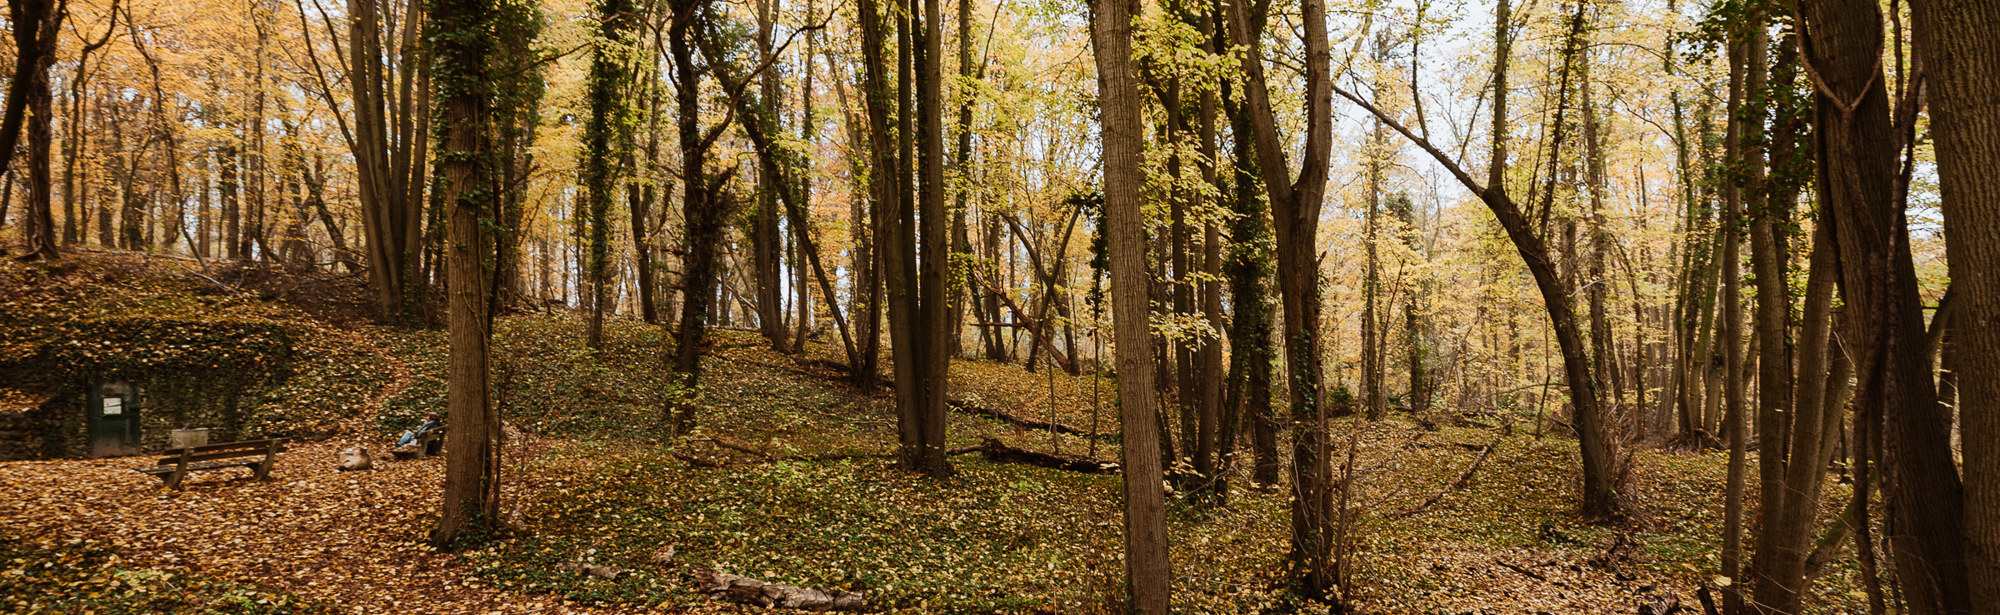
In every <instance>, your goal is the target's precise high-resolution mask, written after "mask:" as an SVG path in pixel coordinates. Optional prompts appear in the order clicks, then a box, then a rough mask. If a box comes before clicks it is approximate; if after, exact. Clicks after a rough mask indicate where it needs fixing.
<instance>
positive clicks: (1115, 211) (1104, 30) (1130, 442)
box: [1090, 0, 1172, 615]
mask: <svg viewBox="0 0 2000 615" xmlns="http://www.w3.org/2000/svg"><path fill="white" fill-rule="evenodd" d="M1092 4H1093V6H1092V9H1093V10H1092V11H1091V29H1090V34H1091V37H1090V38H1091V43H1092V49H1093V50H1094V51H1095V53H1096V59H1097V87H1098V105H1099V108H1100V111H1101V113H1102V120H1101V121H1100V123H1099V126H1100V129H1101V130H1102V133H1100V134H1101V136H1100V139H1101V143H1102V147H1103V148H1104V158H1103V160H1104V163H1103V164H1104V215H1105V219H1106V241H1107V242H1108V248H1109V250H1110V256H1111V267H1110V268H1111V292H1112V318H1113V328H1114V330H1115V332H1116V335H1117V337H1116V343H1117V346H1116V348H1117V351H1116V354H1117V362H1118V402H1119V403H1118V406H1119V415H1120V417H1121V419H1120V426H1121V431H1120V433H1123V434H1124V437H1125V441H1124V442H1123V444H1122V446H1120V447H1119V448H1120V450H1122V451H1123V457H1124V464H1123V466H1124V470H1125V476H1124V481H1123V482H1124V485H1125V591H1126V593H1127V596H1128V598H1127V600H1128V602H1127V603H1126V610H1127V612H1130V613H1141V614H1144V615H1166V613H1167V605H1168V595H1167V592H1168V581H1169V579H1170V575H1171V574H1172V570H1171V569H1170V568H1169V567H1168V562H1167V535H1166V494H1165V491H1164V490H1163V489H1162V486H1161V484H1160V479H1161V467H1160V457H1159V450H1160V449H1159V443H1158V442H1157V441H1156V440H1155V438H1157V437H1158V436H1157V435H1156V434H1157V432H1158V429H1159V425H1158V424H1157V421H1158V415H1157V414H1156V413H1155V411H1154V399H1153V382H1152V375H1153V372H1152V368H1153V366H1152V363H1153V357H1152V356H1151V355H1152V352H1151V349H1152V347H1153V344H1152V339H1151V338H1152V333H1151V331H1150V330H1149V329H1150V324H1149V323H1150V321H1149V318H1150V317H1149V315H1148V314H1147V312H1148V311H1149V307H1148V305H1147V303H1148V300H1147V294H1148V293H1147V288H1146V287H1147V280H1146V234H1145V221H1144V218H1143V214H1142V213H1141V211H1140V206H1141V201H1142V199H1143V196H1142V195H1143V190H1144V185H1145V174H1144V171H1142V170H1141V168H1140V156H1141V152H1142V150H1143V140H1144V138H1145V137H1144V132H1143V131H1144V128H1143V127H1142V121H1141V117H1140V111H1141V110H1140V100H1139V83H1138V76H1137V71H1136V70H1135V69H1134V67H1133V58H1132V23H1133V21H1135V20H1136V19H1138V18H1139V11H1140V4H1139V3H1138V2H1136V1H1134V0H1096V1H1095V2H1093V3H1092Z"/></svg>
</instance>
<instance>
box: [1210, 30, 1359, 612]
mask: <svg viewBox="0 0 2000 615" xmlns="http://www.w3.org/2000/svg"><path fill="white" fill-rule="evenodd" d="M1246 2H1248V0H1235V1H1234V2H1231V3H1230V10H1229V13H1230V17H1229V20H1230V27H1229V30H1230V38H1231V40H1232V42H1234V43H1235V44H1236V46H1238V47H1241V48H1244V49H1246V52H1245V53H1246V54H1247V56H1246V57H1245V58H1244V61H1243V66H1244V94H1245V96H1244V104H1245V106H1246V109H1245V111H1246V114H1247V115H1249V119H1250V122H1249V123H1250V127H1251V132H1252V134H1253V135H1255V137H1256V138H1255V141H1256V148H1255V149H1256V153H1257V168H1258V170H1259V171H1261V172H1262V175H1263V178H1262V179H1263V184H1264V194H1265V196H1267V197H1268V198H1269V199H1270V204H1271V218H1272V220H1273V221H1274V222H1275V226H1276V229H1277V255H1278V269H1277V271H1278V294H1279V296H1280V297H1281V300H1282V302H1283V305H1284V313H1285V322H1284V331H1285V358H1286V360H1285V366H1286V368H1287V370H1288V371H1289V378H1288V379H1287V380H1288V381H1289V382H1290V383H1291V387H1290V388H1291V412H1292V425H1293V432H1294V433H1293V439H1292V463H1293V467H1294V471H1293V473H1292V474H1293V476H1292V545H1291V560H1292V566H1293V569H1294V571H1295V573H1296V574H1297V575H1298V579H1297V580H1298V581H1299V587H1300V589H1301V592H1302V593H1303V594H1304V595H1305V596H1307V597H1309V598H1314V599H1319V598H1325V597H1328V596H1332V595H1334V593H1333V592H1334V591H1335V585H1336V584H1337V582H1338V579H1339V578H1340V573H1339V571H1338V570H1336V569H1335V565H1334V560H1333V538H1334V537H1333V524H1334V520H1335V515H1334V514H1333V511H1332V510H1331V508H1332V505H1333V466H1332V464H1331V463H1330V457H1331V455H1332V450H1331V445H1330V444H1329V442H1328V437H1327V427H1328V422H1327V420H1328V411H1329V409H1328V408H1326V407H1325V406H1326V395H1325V392H1324V390H1323V389H1324V385H1323V382H1324V379H1325V376H1326V374H1325V373H1324V372H1325V370H1324V368H1323V367H1322V355H1323V354H1324V353H1323V352H1321V349H1320V345H1321V344H1320V339H1319V313H1320V290H1319V258H1318V245H1319V242H1318V237H1319V214H1320V206H1321V204H1322V203H1321V198H1322V197H1323V196H1324V194H1325V191H1326V180H1327V164H1328V161H1329V154H1330V153H1331V151H1332V147H1333V143H1332V133H1333V104H1332V103H1333V101H1332V100H1331V94H1329V92H1328V90H1329V88H1330V87H1331V86H1332V82H1331V78H1330V77H1329V75H1328V71H1329V70H1330V69H1329V66H1330V64H1331V62H1332V52H1331V51H1330V49H1329V48H1328V43H1327V33H1326V3H1325V2H1323V1H1322V0H1303V2H1302V3H1301V6H1300V8H1301V9H1302V19H1303V21H1304V22H1305V28H1304V35H1305V40H1304V47H1305V82H1306V93H1305V96H1306V98H1305V121H1306V138H1305V149H1304V150H1303V153H1302V160H1301V161H1300V163H1299V164H1300V167H1299V174H1298V178H1297V179H1296V180H1293V179H1292V178H1291V177H1289V174H1290V168H1291V167H1290V163H1289V162H1287V161H1286V156H1285V152H1287V151H1289V150H1288V148H1287V147H1286V145H1285V141H1284V140H1283V139H1282V138H1280V137H1279V135H1278V119H1277V115H1276V113H1275V111H1274V110H1273V107H1272V104H1271V93H1270V88H1269V87H1268V86H1267V85H1266V81H1265V77H1264V59H1263V48H1264V47H1263V40H1262V39H1263V28H1260V27H1253V23H1257V24H1261V23H1263V22H1264V21H1266V19H1265V17H1264V13H1265V12H1266V11H1268V10H1269V4H1268V3H1259V4H1258V5H1257V10H1256V11H1255V12H1256V13H1258V14H1257V15H1256V16H1254V17H1253V16H1252V12H1253V11H1252V10H1251V7H1249V6H1245V4H1246ZM1239 138H1240V137H1239Z"/></svg>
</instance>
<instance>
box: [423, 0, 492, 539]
mask: <svg viewBox="0 0 2000 615" xmlns="http://www.w3.org/2000/svg"><path fill="white" fill-rule="evenodd" d="M428 4H429V9H430V11H429V12H430V13H431V14H432V15H434V16H436V20H435V21H434V22H433V25H432V27H433V28H434V29H435V31H436V32H437V33H439V34H440V36H437V37H435V38H434V40H437V41H439V43H438V44H437V46H436V47H435V48H434V52H435V55H434V56H433V58H432V61H433V62H436V70H437V73H436V74H437V77H438V81H439V83H438V87H439V91H440V92H443V93H444V96H443V101H442V102H443V107H444V117H443V118H441V128H440V133H441V136H442V137H443V138H442V139H441V140H440V143H439V146H440V149H441V150H442V151H441V152H440V155H439V156H438V168H437V175H438V177H439V179H440V181H439V184H438V186H439V189H440V190H439V192H440V194H439V198H441V199H443V200H444V202H446V203H448V204H449V205H450V207H451V217H450V223H449V224H450V234H451V243H450V246H449V248H448V256H447V257H448V258H449V260H450V266H449V274H448V275H450V276H451V277H450V285H449V288H450V293H449V298H448V299H447V304H448V305H447V310H448V311H447V326H448V327H449V329H450V332H451V335H450V342H451V361H450V365H449V367H448V368H447V382H446V394H445V399H446V409H447V411H448V412H449V413H450V419H451V422H452V428H451V430H450V432H449V433H447V434H446V435H445V438H446V448H447V449H448V450H449V451H450V455H449V456H448V457H447V458H446V460H445V483H444V498H443V502H444V510H443V512H442V513H441V516H440V518H439V520H438V525H437V528H436V529H434V530H432V532H431V536H430V538H431V544H432V545H433V546H435V547H436V548H438V549H451V548H454V547H456V546H457V542H458V540H459V538H460V537H461V536H476V535H479V534H481V533H482V532H483V531H484V530H486V529H487V528H488V527H490V524H492V523H494V522H496V521H497V520H498V518H499V512H500V511H499V497H498V495H499V484H498V480H499V477H498V476H497V475H496V474H495V472H494V464H495V462H496V455H497V453H496V451H495V450H494V448H495V440H497V437H496V436H497V435H498V433H499V427H500V426H499V417H498V416H496V415H495V411H494V407H493V403H492V400H491V399H490V398H489V390H490V387H489V384H488V377H489V375H490V374H489V368H488V363H487V343H488V342H489V340H490V339H491V337H492V333H493V332H492V320H491V317H490V314H491V311H490V307H489V305H490V304H489V302H490V301H491V295H490V294H489V293H488V292H487V285H488V276H489V275H490V273H491V272H490V271H489V269H488V262H489V260H490V259H491V257H492V254H491V252H492V248H493V244H492V240H491V237H490V236H489V235H488V233H487V232H486V229H485V225H486V224H489V223H490V222H491V217H492V216H493V215H495V213H496V211H495V210H496V207H495V206H494V204H495V203H494V202H495V200H496V198H497V197H498V194H497V193H496V192H495V190H494V188H495V186H494V185H493V182H492V175H491V174H492V171H493V169H492V155H493V151H492V150H493V148H492V143H491V141H490V140H489V138H488V131H487V128H488V126H487V123H488V120H489V115H490V113H491V109H490V103H489V102H488V97H487V96H486V92H487V88H488V86H487V85H486V73H487V70H486V69H487V55H488V53H489V52H490V46H491V42H490V39H487V38H484V37H479V36H471V35H469V34H470V33H473V32H483V31H485V30H486V28H487V27H488V26H489V24H490V22H491V21H492V20H493V17H494V13H495V10H494V7H493V3H492V0H429V2H428Z"/></svg>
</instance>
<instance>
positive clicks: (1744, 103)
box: [1721, 17, 1782, 615]
mask: <svg viewBox="0 0 2000 615" xmlns="http://www.w3.org/2000/svg"><path fill="white" fill-rule="evenodd" d="M1745 21H1747V22H1748V23H1745V24H1741V25H1740V26H1739V27H1740V28H1741V29H1742V31H1740V32H1734V33H1731V35H1730V37H1729V38H1730V41H1729V43H1730V44H1729V65H1730V84H1729V86H1730V87H1729V118H1730V121H1729V127H1728V133H1729V135H1728V143H1727V147H1728V152H1729V153H1728V161H1727V162H1726V163H1725V165H1726V167H1725V168H1727V169H1729V170H1728V171H1726V173H1727V176H1726V177H1724V182H1725V184H1724V186H1723V197H1722V202H1723V212H1722V298H1721V301H1722V340H1723V342H1724V343H1723V349H1722V356H1723V374H1724V375H1723V389H1724V391H1723V394H1722V397H1723V405H1724V410H1723V416H1724V419H1723V421H1724V422H1725V424H1726V427H1725V428H1724V432H1725V433H1727V434H1728V436H1729V473H1728V479H1727V480H1728V493H1727V494H1726V495H1725V497H1724V500H1725V501H1724V504H1723V513H1722V514H1723V517H1722V523H1723V528H1722V574H1723V576H1727V577H1730V578H1732V579H1741V578H1743V507H1744V503H1743V500H1744V490H1745V484H1744V483H1745V480H1746V477H1745V476H1744V474H1745V473H1746V464H1747V462H1748V455H1749V451H1748V449H1749V442H1750V434H1749V431H1750V424H1749V422H1748V421H1747V420H1746V418H1747V417H1745V416H1744V388H1745V387H1744V382H1743V381H1744V377H1743V376H1744V371H1743V365H1744V356H1743V346H1742V344H1740V343H1738V341H1737V340H1741V339H1743V338H1744V332H1743V298H1742V289H1743V283H1742V280H1743V276H1742V273H1741V267H1742V262H1743V259H1742V254H1741V250H1742V243H1743V239H1742V237H1743V233H1742V231H1741V230H1740V229H1741V228H1742V218H1743V212H1744V210H1745V208H1746V206H1747V207H1748V208H1749V209H1752V210H1758V211H1761V210H1762V208H1761V203H1760V202H1759V201H1761V199H1759V198H1758V196H1757V195H1760V194H1762V191H1763V188H1764V187H1763V181H1762V180H1763V177H1764V152H1763V148H1762V146H1761V143H1762V140H1763V125H1764V124H1763V114H1762V113H1759V112H1753V111H1752V109H1758V110H1761V109H1762V108H1763V103H1761V102H1759V100H1760V99H1762V98H1763V97H1764V96H1765V94H1764V91H1763V90H1764V70H1765V64H1766V60H1765V57H1764V53H1765V51H1764V50H1765V48H1767V47H1769V46H1770V42H1769V41H1768V40H1766V39H1765V36H1764V25H1763V21H1764V20H1763V19H1762V18H1761V17H1759V18H1754V19H1746V20H1745ZM1746 202H1747V203H1746ZM1776 435H1777V434H1776V433H1775V432H1772V433H1769V434H1766V436H1767V437H1775V436H1776ZM1766 441H1768V440H1766ZM1772 449H1773V450H1772V452H1771V454H1773V455H1775V454H1777V451H1778V450H1782V449H1781V448H1780V447H1779V446H1773V447H1772ZM1750 586H1751V584H1749V583H1734V584H1731V585H1730V586H1729V588H1728V590H1727V591H1725V592H1724V593H1723V595H1722V604H1723V609H1724V611H1725V612H1726V613H1727V614H1729V615H1734V614H1737V613H1742V612H1744V600H1743V592H1744V591H1745V590H1746V589H1748V588H1750Z"/></svg>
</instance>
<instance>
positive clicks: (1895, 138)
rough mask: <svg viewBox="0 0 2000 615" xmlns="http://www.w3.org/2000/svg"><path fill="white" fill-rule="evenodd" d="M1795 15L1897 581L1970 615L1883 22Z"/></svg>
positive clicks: (1917, 598)
mask: <svg viewBox="0 0 2000 615" xmlns="http://www.w3.org/2000/svg"><path fill="white" fill-rule="evenodd" d="M1798 8H1799V16H1800V18H1801V23H1800V32H1801V34H1800V37H1799V41H1800V48H1801V49H1803V50H1804V52H1805V53H1804V56H1805V63H1806V66H1807V67H1809V68H1811V69H1812V70H1811V71H1810V72H1811V74H1813V75H1815V76H1816V78H1815V82H1816V83H1815V85H1816V86H1817V87H1816V103H1817V105H1816V106H1817V109H1816V111H1815V118H1814V119H1815V125H1816V129H1815V130H1814V131H1813V132H1814V135H1815V137H1816V138H1817V139H1818V144H1817V147H1818V152H1819V161H1818V162H1819V178H1820V190H1818V193H1819V194H1820V195H1821V199H1823V200H1822V202H1823V203H1825V204H1826V205H1825V207H1826V213H1827V214H1828V215H1826V216H1825V217H1826V218H1827V219H1828V221H1829V222H1830V223H1831V224H1833V225H1834V237H1835V242H1836V245H1838V246H1839V258H1840V265H1839V269H1840V281H1841V284H1840V296H1841V300H1842V304H1843V313H1842V316H1841V319H1842V325H1843V326H1842V333H1843V337H1844V338H1845V339H1847V340H1851V341H1852V343H1854V349H1853V356H1854V357H1855V370H1854V372H1855V375H1856V377H1858V378H1859V387H1858V390H1857V391H1856V395H1855V400H1854V403H1855V405H1856V407H1857V410H1858V411H1862V412H1871V413H1873V412H1876V411H1878V410H1879V411H1880V414H1879V416H1881V417H1882V418H1883V420H1884V421H1883V424H1884V425H1885V429H1884V430H1883V433H1882V436H1883V441H1882V444H1883V451H1884V458H1883V465H1884V468H1883V469H1884V470H1885V471H1886V473H1887V474H1888V476H1887V477H1886V478H1885V480H1884V487H1885V496H1886V497H1887V500H1888V508H1889V510H1888V514H1889V521H1890V523H1891V527H1894V528H1896V531H1895V532H1893V533H1892V534H1891V538H1890V546H1891V551H1892V553H1893V554H1894V556H1895V561H1896V569H1897V577H1898V578H1899V579H1900V580H1901V581H1902V588H1903V595H1904V597H1905V599H1906V600H1907V602H1908V604H1909V608H1910V610H1911V612H1913V613H1962V612H1968V611H1970V610H1971V608H1972V605H1971V597H1970V588H1969V585H1968V580H1967V574H1966V564H1965V544H1964V542H1963V541H1964V538H1965V534H1964V532H1963V530H1962V528H1963V524H1964V519H1963V517H1962V514H1961V513H1962V511H1963V501H1962V500H1961V497H1962V492H1963V486H1962V485H1961V483H1960V482H1959V477H1958V468H1957V467H1956V464H1955V463H1954V462H1953V460H1952V452H1951V433H1950V430H1949V420H1950V417H1949V415H1947V414H1945V413H1944V411H1943V409H1942V408H1939V407H1938V406H1937V404H1936V394H1935V390H1934V387H1933V383H1932V382H1931V377H1930V365H1929V355H1928V353H1927V352H1924V351H1923V348H1924V347H1925V344H1926V343H1925V338H1924V322H1923V306H1922V305H1921V303H1920V302H1919V298H1918V296H1917V279H1916V273H1915V270H1914V266H1913V265H1912V263H1911V261H1910V245H1909V231H1908V222H1907V220H1906V219H1905V218H1904V214H1903V209H1902V203H1901V200H1902V199H1901V198H1900V196H1901V194H1902V193H1903V189H1904V186H1905V185H1906V184H1905V182H1907V178H1908V175H1906V174H1905V173H1907V172H1908V171H1907V169H1903V168H1902V167H1901V166H1900V165H1899V161H1898V159H1897V158H1898V155H1899V152H1898V149H1899V146H1908V145H1909V144H1910V139H1909V138H1908V137H1907V133H1905V134H1904V135H1899V134H1897V132H1898V128H1897V127H1892V125H1891V121H1890V117H1889V100H1888V92H1887V88H1886V86H1885V84H1884V78H1883V74H1882V73H1883V71H1882V63H1881V61H1880V57H1881V53H1882V50H1883V47H1884V44H1885V42H1884V37H1883V31H1882V24H1881V10H1880V8H1879V6H1878V5H1876V4H1875V3H1874V2H1868V1H1864V0H1802V1H1801V2H1800V3H1799V7H1798ZM1921 72H1925V73H1928V72H1930V71H1928V70H1923V71H1921ZM1913 101H1914V97H1911V98H1906V99H1905V105H1906V106H1904V107H1903V108H1901V109H1899V111H1901V112H1904V113H1914V109H1913V108H1912V107H1909V106H1907V105H1914V104H1915V103H1914V102H1913ZM1907 126H1908V127H1909V128H1912V129H1913V127H1914V124H1909V125H1907ZM1940 145H1942V143H1941V144H1940ZM1942 149H1943V148H1941V150H1942ZM1989 606H1990V605H1989Z"/></svg>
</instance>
